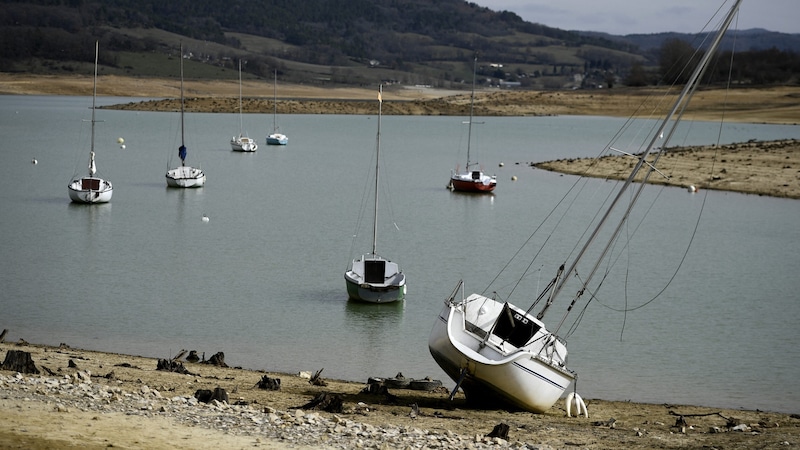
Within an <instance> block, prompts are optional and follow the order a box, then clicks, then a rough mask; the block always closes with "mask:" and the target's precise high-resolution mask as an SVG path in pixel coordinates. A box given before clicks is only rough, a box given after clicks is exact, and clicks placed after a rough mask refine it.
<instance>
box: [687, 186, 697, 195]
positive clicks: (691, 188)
mask: <svg viewBox="0 0 800 450" xmlns="http://www.w3.org/2000/svg"><path fill="white" fill-rule="evenodd" d="M689 192H692V193H694V192H697V188H696V187H695V186H694V185H693V184H691V185H689Z"/></svg>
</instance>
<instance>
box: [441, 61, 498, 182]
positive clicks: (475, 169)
mask: <svg viewBox="0 0 800 450" xmlns="http://www.w3.org/2000/svg"><path fill="white" fill-rule="evenodd" d="M477 65H478V58H477V57H475V59H474V61H473V67H472V94H471V97H470V104H469V122H467V125H468V127H469V129H468V131H467V164H466V165H465V166H464V170H461V169H460V168H458V167H456V169H455V170H453V171H451V173H450V184H449V185H448V187H449V188H450V189H451V190H454V191H461V192H479V193H480V192H492V191H494V188H496V187H497V177H496V176H494V175H487V174H485V173H484V172H483V169H482V168H481V166H480V164H478V163H477V162H475V161H472V160H471V159H470V151H471V149H472V124H473V114H474V112H475V72H476V70H477Z"/></svg>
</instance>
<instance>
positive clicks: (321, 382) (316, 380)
mask: <svg viewBox="0 0 800 450" xmlns="http://www.w3.org/2000/svg"><path fill="white" fill-rule="evenodd" d="M323 370H325V368H324V367H323V368H322V369H319V370H318V371H317V372H316V373H315V374H314V376H313V377H311V379H310V380H308V382H309V383H311V384H313V385H314V386H327V385H328V383H327V382H326V381H325V379H324V378H322V377H321V376H320V374H321V373H322V371H323Z"/></svg>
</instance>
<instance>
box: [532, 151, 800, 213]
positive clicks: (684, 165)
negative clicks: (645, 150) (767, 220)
mask: <svg viewBox="0 0 800 450" xmlns="http://www.w3.org/2000/svg"><path fill="white" fill-rule="evenodd" d="M651 159H652V158H651ZM636 161H637V160H636V159H634V158H632V157H630V156H622V155H620V156H606V157H604V158H600V159H588V158H587V159H562V160H558V161H546V162H541V163H535V164H534V166H535V167H538V168H540V169H545V170H551V171H554V172H560V173H568V174H573V175H585V176H589V177H596V178H606V179H612V180H624V179H626V178H627V177H628V175H629V173H630V170H631V168H632V167H633V165H634V164H635V163H636ZM658 168H659V170H661V171H662V173H664V174H665V175H667V176H669V178H664V177H663V176H661V175H656V176H652V177H651V178H650V180H649V182H651V183H654V184H666V185H670V186H679V187H682V188H685V189H690V188H691V187H693V188H694V191H695V192H696V191H699V190H704V189H715V190H723V191H733V192H741V193H745V194H754V195H767V196H772V197H785V198H795V199H800V141H797V140H795V139H792V140H782V141H769V142H745V143H740V144H731V145H723V146H719V147H714V146H703V147H679V148H674V149H670V150H669V151H668V152H666V153H665V155H664V156H663V157H662V159H661V160H660V161H659V163H658ZM638 179H641V177H639V178H638Z"/></svg>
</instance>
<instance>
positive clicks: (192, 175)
mask: <svg viewBox="0 0 800 450" xmlns="http://www.w3.org/2000/svg"><path fill="white" fill-rule="evenodd" d="M180 60H181V145H180V147H178V157H179V158H180V160H181V164H180V165H179V166H177V167H172V164H171V163H170V164H169V165H168V169H167V174H166V178H167V186H169V187H178V188H197V187H202V186H203V185H205V184H206V174H205V172H203V169H201V168H199V167H192V166H188V165H186V156H187V153H188V151H187V149H186V139H185V130H184V120H183V115H184V100H183V45H181V49H180ZM170 155H172V152H170ZM170 159H172V158H171V157H170ZM169 167H172V168H169Z"/></svg>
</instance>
